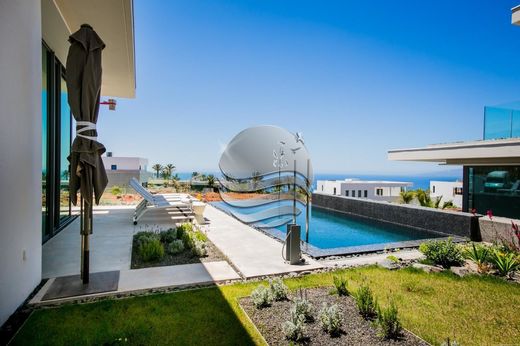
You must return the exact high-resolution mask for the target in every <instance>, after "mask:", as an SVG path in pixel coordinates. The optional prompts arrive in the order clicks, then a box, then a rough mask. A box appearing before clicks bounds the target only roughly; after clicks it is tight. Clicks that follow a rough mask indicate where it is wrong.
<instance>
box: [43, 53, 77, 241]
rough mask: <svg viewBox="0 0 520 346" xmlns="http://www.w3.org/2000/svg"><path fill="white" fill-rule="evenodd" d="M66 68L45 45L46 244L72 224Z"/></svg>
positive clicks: (44, 174)
mask: <svg viewBox="0 0 520 346" xmlns="http://www.w3.org/2000/svg"><path fill="white" fill-rule="evenodd" d="M65 78H66V74H65V68H64V67H63V65H62V64H61V62H60V61H59V60H58V59H57V58H56V56H55V55H54V53H53V52H52V51H51V50H50V49H49V48H48V47H47V46H46V45H45V43H43V49H42V81H43V83H42V84H43V85H42V218H43V222H42V234H43V241H46V240H48V239H49V238H51V237H52V236H53V235H55V234H56V233H58V232H59V231H60V230H61V229H63V227H65V226H66V225H67V224H68V223H69V222H70V221H72V220H73V218H72V217H71V205H70V196H69V176H70V173H69V162H68V160H67V157H68V156H69V154H70V148H71V138H72V125H73V124H72V116H71V112H70V108H69V104H68V100H67V85H66V82H65V81H66V79H65Z"/></svg>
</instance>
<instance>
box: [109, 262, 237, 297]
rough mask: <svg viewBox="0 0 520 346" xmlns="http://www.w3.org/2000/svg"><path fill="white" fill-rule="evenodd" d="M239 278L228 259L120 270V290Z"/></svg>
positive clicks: (195, 283)
mask: <svg viewBox="0 0 520 346" xmlns="http://www.w3.org/2000/svg"><path fill="white" fill-rule="evenodd" d="M237 279H240V276H239V275H238V274H237V273H236V272H235V271H234V270H233V268H232V267H231V266H230V265H229V263H227V262H226V261H218V262H205V263H192V264H182V265H176V266H167V267H155V268H143V269H132V270H124V271H121V272H120V279H119V288H118V292H128V291H138V290H145V289H150V288H161V287H173V286H187V285H198V284H207V283H212V282H222V281H227V280H237Z"/></svg>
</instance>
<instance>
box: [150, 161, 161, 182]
mask: <svg viewBox="0 0 520 346" xmlns="http://www.w3.org/2000/svg"><path fill="white" fill-rule="evenodd" d="M152 169H153V170H154V171H155V176H156V177H157V179H159V173H160V172H161V171H162V169H163V166H161V164H160V163H156V164H155V165H153V166H152Z"/></svg>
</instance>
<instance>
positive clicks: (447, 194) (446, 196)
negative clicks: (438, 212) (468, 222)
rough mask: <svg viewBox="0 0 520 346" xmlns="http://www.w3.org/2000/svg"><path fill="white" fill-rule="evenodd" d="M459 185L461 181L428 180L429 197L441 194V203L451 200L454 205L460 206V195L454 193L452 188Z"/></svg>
mask: <svg viewBox="0 0 520 346" xmlns="http://www.w3.org/2000/svg"><path fill="white" fill-rule="evenodd" d="M456 187H460V188H461V189H462V182H461V181H430V197H440V196H442V199H441V203H444V202H448V201H453V204H455V206H457V207H459V208H462V195H456V194H455V193H454V189H455V188H456Z"/></svg>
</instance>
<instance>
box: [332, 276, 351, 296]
mask: <svg viewBox="0 0 520 346" xmlns="http://www.w3.org/2000/svg"><path fill="white" fill-rule="evenodd" d="M332 280H333V281H334V287H336V292H337V293H338V295H339V296H348V294H349V292H348V288H347V278H346V277H345V276H338V275H334V276H333V277H332Z"/></svg>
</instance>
